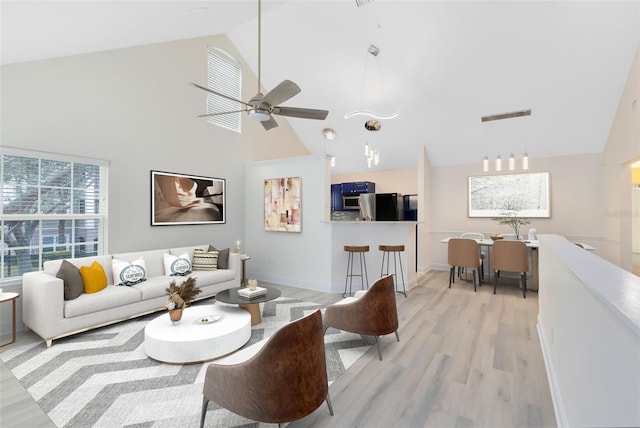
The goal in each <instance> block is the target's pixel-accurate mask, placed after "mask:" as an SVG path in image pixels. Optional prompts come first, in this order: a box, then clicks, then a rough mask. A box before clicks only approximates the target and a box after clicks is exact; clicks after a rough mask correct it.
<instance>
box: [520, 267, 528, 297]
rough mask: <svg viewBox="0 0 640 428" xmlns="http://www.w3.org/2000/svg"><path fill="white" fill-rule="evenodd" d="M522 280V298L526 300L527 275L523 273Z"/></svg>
mask: <svg viewBox="0 0 640 428" xmlns="http://www.w3.org/2000/svg"><path fill="white" fill-rule="evenodd" d="M520 278H522V281H521V282H522V298H523V299H526V298H527V273H526V272H523V273H522V274H521V275H520Z"/></svg>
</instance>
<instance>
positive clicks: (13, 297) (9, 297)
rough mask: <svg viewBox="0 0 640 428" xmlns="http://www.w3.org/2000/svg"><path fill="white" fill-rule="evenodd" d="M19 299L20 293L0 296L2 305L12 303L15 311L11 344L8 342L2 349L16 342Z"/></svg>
mask: <svg viewBox="0 0 640 428" xmlns="http://www.w3.org/2000/svg"><path fill="white" fill-rule="evenodd" d="M18 297H20V293H1V294H0V303H4V302H9V301H11V306H12V310H13V315H12V321H11V326H12V336H11V342H7V343H5V344H3V345H0V348H1V347H3V346H6V345H11V344H12V343H14V342H15V341H16V300H18Z"/></svg>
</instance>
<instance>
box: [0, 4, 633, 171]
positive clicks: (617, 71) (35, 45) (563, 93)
mask: <svg viewBox="0 0 640 428" xmlns="http://www.w3.org/2000/svg"><path fill="white" fill-rule="evenodd" d="M0 7H1V9H0V14H1V26H2V27H1V36H2V39H1V48H2V50H1V59H2V63H3V64H10V63H16V62H23V61H32V60H38V59H44V58H52V57H58V56H66V55H74V54H78V53H86V52H93V51H100V50H106V49H113V48H121V47H128V46H135V45H142V44H149V43H156V42H162V41H169V40H177V39H185V38H191V37H199V36H204V35H209V34H218V33H227V34H228V36H229V37H230V39H231V40H232V42H233V43H234V44H235V45H236V46H237V47H238V49H239V51H240V52H241V54H242V56H243V58H244V59H245V60H246V61H247V65H248V66H249V67H250V68H251V69H252V70H253V71H254V72H257V1H256V0H233V1H189V0H182V1H149V0H147V1H117V0H112V1H90V0H84V1H52V0H49V1H25V0H20V1H5V0H3V1H2V2H1V4H0ZM262 9H263V19H262V84H263V86H264V87H265V88H266V90H267V91H268V90H270V89H271V88H273V87H274V86H275V85H277V84H278V83H279V82H280V81H282V80H284V79H290V80H292V81H294V82H296V83H297V84H298V85H299V86H300V87H301V88H302V92H301V93H300V94H298V95H296V96H295V97H294V98H292V99H291V100H289V101H288V102H286V103H284V105H288V106H294V107H307V108H321V109H327V110H329V111H330V113H329V116H328V118H327V119H326V120H325V121H314V120H304V119H295V118H292V119H289V123H290V124H291V125H292V127H293V128H294V130H295V131H296V132H297V133H298V135H299V136H300V138H301V140H302V141H303V142H304V143H305V144H306V145H307V147H308V148H309V150H310V151H311V152H312V153H314V154H317V153H322V152H325V151H326V152H329V153H332V154H335V155H336V161H337V164H336V168H335V169H334V171H335V172H336V173H346V172H359V171H365V170H367V165H366V162H365V158H364V144H365V141H369V142H370V143H372V144H374V145H375V146H376V147H377V148H378V150H379V151H380V153H381V155H380V157H381V161H380V165H379V166H377V167H374V168H373V169H378V170H382V169H397V168H410V167H414V166H415V165H416V157H417V153H418V148H419V147H420V146H422V145H425V146H426V148H427V151H428V154H429V158H430V160H431V163H432V165H434V166H443V165H454V164H464V163H476V162H477V163H478V165H480V160H481V159H482V157H483V156H484V155H485V153H487V154H488V155H489V157H490V158H494V157H495V155H496V154H501V155H502V158H503V159H504V158H506V157H508V155H509V153H510V152H512V151H513V152H514V153H515V154H516V155H518V156H519V155H520V154H521V153H522V152H523V151H525V150H527V151H528V153H529V156H530V159H531V160H530V163H532V164H535V158H536V157H544V156H557V155H568V154H576V153H596V152H601V151H602V149H603V148H604V145H605V143H606V139H607V137H608V132H609V128H610V126H611V121H612V118H613V117H614V115H615V112H616V109H617V107H618V103H619V101H620V95H621V93H622V90H623V88H624V85H625V82H626V78H627V76H628V72H629V69H630V66H631V62H632V60H633V57H634V54H635V52H636V49H637V48H638V41H639V39H640V25H639V23H640V2H638V1H624V2H613V1H601V2H593V1H568V2H559V1H549V2H537V1H534V2H525V1H510V2H484V1H469V2H461V1H440V2H438V1H427V0H423V1H419V0H414V1H399V0H386V1H385V0H377V1H375V2H374V3H371V4H368V5H365V6H362V7H357V6H356V2H355V0H296V1H271V0H264V1H263V5H262ZM370 44H374V45H376V46H378V47H379V48H380V49H381V53H380V55H378V57H376V58H374V57H373V56H371V55H369V54H368V53H367V49H368V47H369V45H370ZM380 73H382V76H383V80H382V83H383V85H382V86H383V87H384V91H380V89H379V87H380V86H381V85H380V83H379V82H380V78H379V76H380ZM187 90H189V89H187ZM628 108H631V106H628ZM359 109H365V110H373V111H376V112H379V113H391V112H393V111H396V110H397V111H400V116H399V117H397V118H395V119H391V120H384V121H381V122H382V129H381V130H380V131H379V132H377V133H371V132H369V131H366V130H365V129H364V126H363V124H364V121H365V120H366V118H365V117H363V116H356V117H354V118H350V119H345V118H344V115H345V114H346V113H348V112H350V111H352V110H359ZM522 109H531V110H532V115H531V116H530V117H525V118H517V119H509V120H502V121H496V122H486V123H484V124H483V123H481V121H480V117H481V116H484V115H490V114H496V113H504V112H510V111H514V110H522ZM277 120H278V121H282V120H284V119H283V118H282V117H277ZM325 127H331V128H333V129H335V130H336V131H337V134H338V137H337V138H336V140H334V141H333V142H326V141H325V140H324V139H323V137H322V133H321V130H322V129H323V128H325ZM265 132H266V131H265Z"/></svg>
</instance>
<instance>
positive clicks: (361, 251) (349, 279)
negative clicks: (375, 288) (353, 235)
mask: <svg viewBox="0 0 640 428" xmlns="http://www.w3.org/2000/svg"><path fill="white" fill-rule="evenodd" d="M344 250H345V251H346V252H347V253H348V259H347V276H346V277H345V280H344V293H342V297H346V295H347V284H348V285H349V295H351V285H352V283H353V277H354V276H359V277H360V281H361V286H362V289H363V290H365V289H367V288H369V278H368V276H367V259H366V258H365V253H368V252H369V246H368V245H345V246H344ZM354 254H358V256H359V258H360V273H353V264H354V263H353V255H354Z"/></svg>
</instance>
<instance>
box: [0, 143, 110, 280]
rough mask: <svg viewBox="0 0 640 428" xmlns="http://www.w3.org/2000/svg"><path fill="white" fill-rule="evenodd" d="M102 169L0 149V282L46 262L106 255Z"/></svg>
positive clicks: (89, 163)
mask: <svg viewBox="0 0 640 428" xmlns="http://www.w3.org/2000/svg"><path fill="white" fill-rule="evenodd" d="M107 165H108V164H107V162H104V161H97V160H89V159H77V158H69V157H66V156H55V155H50V154H41V153H33V152H25V151H20V150H15V149H2V150H0V178H1V180H0V196H1V198H2V205H1V206H0V283H3V282H4V283H11V282H14V281H16V280H18V279H19V278H20V277H21V276H22V274H23V273H25V272H31V271H38V270H41V269H42V263H43V262H44V261H46V260H53V259H61V258H70V257H84V256H90V255H98V254H104V253H105V251H106V236H107V230H106V229H107V181H108V180H107V174H108V166H107Z"/></svg>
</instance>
